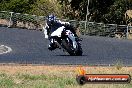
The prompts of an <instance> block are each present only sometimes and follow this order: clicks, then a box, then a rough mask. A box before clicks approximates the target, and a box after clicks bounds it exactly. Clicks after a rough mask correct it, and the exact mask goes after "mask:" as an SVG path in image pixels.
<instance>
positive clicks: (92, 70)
mask: <svg viewBox="0 0 132 88" xmlns="http://www.w3.org/2000/svg"><path fill="white" fill-rule="evenodd" d="M79 67H80V66H64V65H62V66H60V65H49V66H43V65H42V66H39V65H38V66H36V65H35V66H34V65H1V66H0V72H5V73H8V74H16V73H28V74H59V73H65V72H69V73H70V72H72V73H73V74H78V68H79ZM82 68H83V69H84V70H85V71H86V73H89V74H117V73H119V74H123V73H124V74H129V73H132V67H122V68H121V69H120V70H119V69H117V67H115V66H112V67H111V66H108V67H102V66H84V67H82Z"/></svg>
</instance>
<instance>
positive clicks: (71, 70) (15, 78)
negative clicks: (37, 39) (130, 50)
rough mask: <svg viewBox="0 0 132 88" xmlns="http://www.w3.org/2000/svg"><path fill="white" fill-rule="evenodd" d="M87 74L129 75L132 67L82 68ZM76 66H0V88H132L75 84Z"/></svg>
mask: <svg viewBox="0 0 132 88" xmlns="http://www.w3.org/2000/svg"><path fill="white" fill-rule="evenodd" d="M83 68H84V69H85V70H86V73H87V74H130V75H131V76H132V67H121V69H118V65H117V66H113V67H112V66H111V67H100V66H98V67H96V66H90V67H88V66H86V67H83ZM76 69H77V66H17V65H16V66H6V65H5V66H0V88H132V82H131V83H130V84H85V85H83V86H80V85H79V84H77V82H76V75H77V74H78V73H77V70H76Z"/></svg>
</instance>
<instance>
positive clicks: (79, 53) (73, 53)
mask: <svg viewBox="0 0 132 88" xmlns="http://www.w3.org/2000/svg"><path fill="white" fill-rule="evenodd" d="M77 44H78V45H77V48H76V49H74V48H73V47H72V45H71V44H70V42H68V41H67V40H66V39H63V40H62V46H63V48H64V49H65V50H66V51H67V52H68V53H69V54H70V55H71V56H82V48H81V45H80V43H77Z"/></svg>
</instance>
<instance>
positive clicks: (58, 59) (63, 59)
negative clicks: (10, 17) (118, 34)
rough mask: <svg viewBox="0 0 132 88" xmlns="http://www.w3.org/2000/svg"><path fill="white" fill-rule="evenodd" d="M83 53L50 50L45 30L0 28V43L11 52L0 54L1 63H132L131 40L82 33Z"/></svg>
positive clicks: (128, 64)
mask: <svg viewBox="0 0 132 88" xmlns="http://www.w3.org/2000/svg"><path fill="white" fill-rule="evenodd" d="M81 37H82V38H83V41H82V42H81V43H82V48H83V56H69V54H67V53H66V52H63V50H62V49H61V50H60V49H56V50H54V51H49V50H48V49H47V46H48V40H46V39H45V38H44V35H43V32H42V31H36V30H26V29H18V28H6V27H0V45H6V46H9V47H11V49H12V52H10V53H7V54H2V55H0V63H20V64H46V65H48V64H50V65H51V64H53V65H58V64H63V65H65V64H67V65H113V64H116V63H121V64H123V65H127V66H131V65H132V40H121V39H114V38H106V37H95V36H81Z"/></svg>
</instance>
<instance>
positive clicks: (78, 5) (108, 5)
mask: <svg viewBox="0 0 132 88" xmlns="http://www.w3.org/2000/svg"><path fill="white" fill-rule="evenodd" d="M87 4H88V0H0V11H13V12H17V13H28V14H34V15H43V16H45V15H48V14H50V13H54V14H55V15H57V16H58V17H61V18H67V19H72V20H73V19H75V20H85V19H86V14H87ZM128 9H132V0H89V6H88V11H89V15H88V21H95V22H104V23H116V24H125V19H124V14H125V12H126V11H127V10H128Z"/></svg>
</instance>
